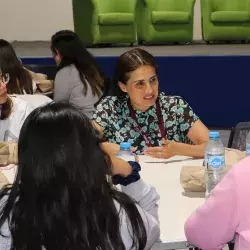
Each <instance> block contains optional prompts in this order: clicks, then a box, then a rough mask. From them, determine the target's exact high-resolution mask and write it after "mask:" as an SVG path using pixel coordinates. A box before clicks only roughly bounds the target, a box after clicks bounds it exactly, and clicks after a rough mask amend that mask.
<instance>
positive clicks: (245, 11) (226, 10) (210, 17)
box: [201, 0, 250, 41]
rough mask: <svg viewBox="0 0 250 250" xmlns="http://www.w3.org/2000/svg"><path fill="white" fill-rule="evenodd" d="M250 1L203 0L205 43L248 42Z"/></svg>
mask: <svg viewBox="0 0 250 250" xmlns="http://www.w3.org/2000/svg"><path fill="white" fill-rule="evenodd" d="M249 6H250V0H201V15H202V33H203V39H204V40H205V41H220V40H248V39H249V38H250V11H249V10H250V8H249Z"/></svg>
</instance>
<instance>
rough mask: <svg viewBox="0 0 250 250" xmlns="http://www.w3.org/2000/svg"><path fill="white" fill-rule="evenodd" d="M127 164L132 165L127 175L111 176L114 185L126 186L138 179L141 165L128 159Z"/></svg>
mask: <svg viewBox="0 0 250 250" xmlns="http://www.w3.org/2000/svg"><path fill="white" fill-rule="evenodd" d="M128 163H129V165H130V166H131V167H132V173H131V174H130V175H128V176H127V177H122V176H120V175H114V176H113V184H114V185H118V184H120V185H122V186H127V185H129V184H131V183H133V182H136V181H138V180H140V178H141V176H140V174H139V172H140V171H141V166H140V164H139V163H138V162H136V161H128Z"/></svg>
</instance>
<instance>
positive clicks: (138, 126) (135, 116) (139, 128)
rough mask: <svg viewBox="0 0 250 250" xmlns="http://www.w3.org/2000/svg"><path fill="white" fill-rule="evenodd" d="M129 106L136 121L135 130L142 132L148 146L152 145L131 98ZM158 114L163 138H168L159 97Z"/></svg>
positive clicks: (157, 103) (157, 102)
mask: <svg viewBox="0 0 250 250" xmlns="http://www.w3.org/2000/svg"><path fill="white" fill-rule="evenodd" d="M128 107H129V111H130V115H131V117H132V118H133V119H134V121H135V123H136V127H134V129H135V131H136V132H138V133H140V134H141V136H142V137H143V139H144V141H145V143H146V145H147V147H151V146H152V144H151V142H150V139H149V138H148V136H147V135H146V133H145V132H144V131H143V129H142V127H141V125H140V124H139V122H138V117H137V115H136V113H135V110H134V109H133V107H132V105H131V102H130V101H129V100H128ZM156 115H157V118H158V121H159V123H158V125H159V128H160V133H161V138H166V131H165V127H164V120H163V117H162V114H161V107H160V102H159V99H157V101H156Z"/></svg>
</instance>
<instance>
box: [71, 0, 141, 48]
mask: <svg viewBox="0 0 250 250" xmlns="http://www.w3.org/2000/svg"><path fill="white" fill-rule="evenodd" d="M135 7H136V0H73V15H74V27H75V32H76V33H77V34H78V35H79V36H80V38H81V39H82V41H83V42H84V43H85V44H86V45H95V44H112V43H134V42H136V40H137V34H136V23H135Z"/></svg>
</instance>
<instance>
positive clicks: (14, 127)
mask: <svg viewBox="0 0 250 250" xmlns="http://www.w3.org/2000/svg"><path fill="white" fill-rule="evenodd" d="M31 111H32V107H31V106H30V105H29V104H28V103H27V102H26V101H24V100H21V99H19V98H18V97H12V96H8V95H7V89H6V85H5V84H4V83H3V82H1V81H0V141H4V140H5V141H10V140H13V139H17V138H18V137H19V133H20V130H21V127H22V125H23V122H24V121H25V119H26V117H27V116H28V115H29V113H30V112H31Z"/></svg>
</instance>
